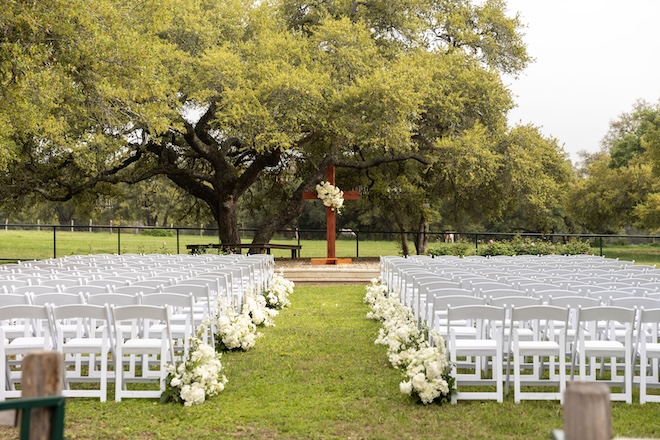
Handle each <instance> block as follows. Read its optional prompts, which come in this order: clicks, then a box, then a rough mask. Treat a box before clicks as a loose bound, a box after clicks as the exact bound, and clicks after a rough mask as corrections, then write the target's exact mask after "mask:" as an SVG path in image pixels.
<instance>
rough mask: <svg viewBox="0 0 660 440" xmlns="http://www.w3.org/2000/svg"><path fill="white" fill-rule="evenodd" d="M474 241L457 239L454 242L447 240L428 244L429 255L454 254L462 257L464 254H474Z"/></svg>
mask: <svg viewBox="0 0 660 440" xmlns="http://www.w3.org/2000/svg"><path fill="white" fill-rule="evenodd" d="M475 253H476V251H475V247H474V243H471V242H468V241H464V240H458V241H456V242H454V243H447V242H437V243H433V244H431V245H430V246H429V251H428V254H429V255H433V256H439V255H455V256H459V257H464V256H466V255H475Z"/></svg>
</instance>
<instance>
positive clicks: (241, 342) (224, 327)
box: [215, 307, 261, 351]
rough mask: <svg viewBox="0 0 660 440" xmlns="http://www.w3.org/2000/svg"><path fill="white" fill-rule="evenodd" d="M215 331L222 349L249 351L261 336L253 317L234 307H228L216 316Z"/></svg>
mask: <svg viewBox="0 0 660 440" xmlns="http://www.w3.org/2000/svg"><path fill="white" fill-rule="evenodd" d="M215 331H216V341H217V342H216V343H217V344H218V345H219V348H220V349H221V350H243V351H247V350H249V349H250V348H252V347H254V344H255V342H256V341H257V338H258V337H259V336H261V333H258V332H257V326H256V325H255V324H254V322H252V318H250V316H249V315H248V314H245V313H240V314H238V313H236V311H235V310H234V309H233V308H232V307H227V308H226V309H225V313H224V314H223V315H220V316H218V317H217V318H216V328H215Z"/></svg>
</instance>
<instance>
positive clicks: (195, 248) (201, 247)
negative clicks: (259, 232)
mask: <svg viewBox="0 0 660 440" xmlns="http://www.w3.org/2000/svg"><path fill="white" fill-rule="evenodd" d="M186 248H187V249H188V250H189V251H190V253H191V254H202V253H204V252H205V251H207V250H208V249H219V250H222V251H229V252H234V253H237V254H242V253H243V249H259V250H260V251H262V252H263V251H265V252H266V253H267V254H269V255H270V250H271V249H288V250H290V251H291V258H298V256H299V255H300V249H301V248H302V245H299V244H280V243H229V244H224V243H223V244H218V243H209V244H188V245H186Z"/></svg>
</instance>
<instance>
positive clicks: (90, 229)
mask: <svg viewBox="0 0 660 440" xmlns="http://www.w3.org/2000/svg"><path fill="white" fill-rule="evenodd" d="M89 232H92V219H91V218H90V219H89Z"/></svg>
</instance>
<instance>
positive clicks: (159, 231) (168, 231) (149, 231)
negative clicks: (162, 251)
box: [140, 228, 174, 237]
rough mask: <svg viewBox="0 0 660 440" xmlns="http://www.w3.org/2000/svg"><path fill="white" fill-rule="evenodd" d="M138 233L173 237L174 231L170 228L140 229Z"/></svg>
mask: <svg viewBox="0 0 660 440" xmlns="http://www.w3.org/2000/svg"><path fill="white" fill-rule="evenodd" d="M140 234H142V235H147V236H150V237H173V236H174V231H172V230H171V229H156V228H154V229H142V230H141V231H140Z"/></svg>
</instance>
